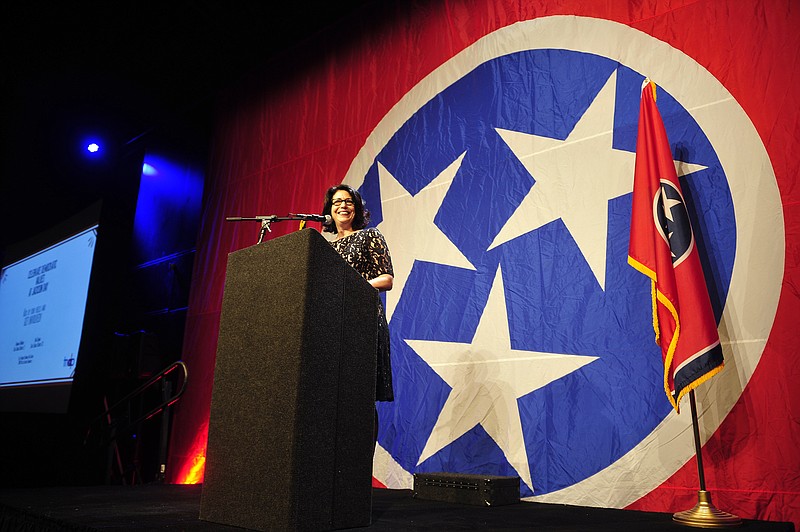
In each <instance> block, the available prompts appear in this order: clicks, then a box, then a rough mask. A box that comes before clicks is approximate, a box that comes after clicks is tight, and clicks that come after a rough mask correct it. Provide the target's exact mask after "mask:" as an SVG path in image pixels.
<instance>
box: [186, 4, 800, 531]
mask: <svg viewBox="0 0 800 532" xmlns="http://www.w3.org/2000/svg"><path fill="white" fill-rule="evenodd" d="M401 4H402V7H398V6H400V5H401ZM556 4H557V5H556ZM610 4H612V3H603V5H601V6H600V5H596V3H594V2H580V1H566V2H563V1H562V2H557V3H556V2H553V3H552V5H551V3H549V2H542V3H539V5H537V6H535V7H533V6H522V5H521V4H520V3H519V2H516V1H503V0H494V1H491V0H482V1H479V0H473V1H466V0H464V1H460V0H452V1H446V2H441V3H432V4H424V3H423V4H420V5H417V4H408V3H399V4H398V6H394V7H393V6H392V5H391V4H388V3H386V4H383V5H382V6H381V7H380V8H375V10H374V11H370V12H369V18H367V15H366V14H365V15H364V17H365V18H363V19H361V20H359V19H358V18H355V19H351V20H350V21H349V22H348V25H347V26H346V27H343V28H340V31H333V32H330V33H328V34H324V35H321V36H320V37H319V39H318V40H317V41H316V42H314V43H310V44H309V46H308V49H307V50H306V51H305V52H306V53H303V54H295V55H294V56H291V57H287V58H286V59H285V60H284V61H283V62H280V63H273V64H270V65H267V66H265V67H264V70H263V72H262V74H261V79H255V80H249V81H248V82H243V83H242V84H241V86H239V87H236V88H234V89H232V90H231V91H230V93H229V94H228V95H227V97H226V98H225V99H223V100H222V101H221V103H220V108H221V114H220V121H219V126H218V130H217V142H216V143H215V150H214V153H213V156H212V160H211V169H210V176H209V183H208V185H207V187H206V190H207V191H208V192H207V197H206V198H205V213H204V218H203V224H202V228H201V231H200V234H199V237H198V257H197V262H196V265H195V274H194V279H193V289H192V296H191V301H190V310H189V315H188V318H187V331H186V341H185V346H184V358H185V360H186V362H187V364H188V366H189V371H190V374H191V375H192V382H193V387H192V389H190V390H187V393H186V395H185V397H184V399H183V400H182V401H181V403H180V404H179V407H178V408H179V409H178V412H177V417H176V420H175V427H174V428H175V430H173V432H172V442H171V448H170V454H171V458H170V468H171V469H170V470H171V472H172V473H171V478H172V480H173V481H175V482H192V481H194V482H197V481H201V480H202V468H203V458H204V449H205V436H206V430H207V421H208V405H209V401H210V387H211V377H212V372H213V362H214V353H215V349H216V330H217V328H218V324H219V310H220V306H221V295H222V289H223V286H224V275H225V262H226V258H227V253H229V252H231V251H234V250H236V249H240V248H242V247H245V246H248V245H252V244H253V243H254V242H255V240H256V238H257V233H258V228H257V227H250V228H248V227H245V226H242V225H236V226H235V227H232V226H231V225H230V224H228V225H225V223H224V222H223V220H224V218H225V216H233V215H242V216H252V215H255V214H273V213H275V214H285V213H287V212H314V210H316V209H318V208H320V206H321V198H322V195H323V193H324V191H325V189H326V188H327V187H328V186H330V185H331V184H334V183H336V182H339V181H346V182H348V183H350V184H352V185H354V186H355V187H357V188H359V190H360V191H361V192H362V194H363V196H364V198H365V200H366V202H367V208H369V209H370V211H371V212H372V224H373V225H376V226H377V227H378V228H379V229H380V230H381V232H382V233H383V234H384V235H385V237H386V239H387V241H388V244H389V246H390V249H391V252H392V257H393V261H394V267H395V274H396V278H395V286H394V289H393V290H392V291H391V292H388V293H387V294H386V310H387V317H388V318H389V320H390V322H389V323H390V330H391V335H392V357H393V360H392V367H393V372H394V381H395V401H394V402H392V403H380V404H379V417H380V432H379V438H378V448H377V450H376V456H375V462H374V464H375V465H374V470H373V473H374V476H375V482H376V484H379V485H383V486H387V487H389V488H410V487H411V483H412V475H413V474H414V473H415V472H429V471H448V472H465V473H482V474H494V475H513V476H519V478H520V479H521V489H522V495H523V496H524V497H526V498H528V499H530V500H536V501H545V502H561V503H569V504H579V505H592V506H605V507H628V508H637V509H646V510H656V511H669V512H674V511H679V510H685V509H688V508H690V507H692V506H693V505H694V503H695V502H696V498H697V489H698V479H697V472H696V467H695V466H694V458H693V457H694V449H693V442H692V434H691V419H690V416H689V415H688V413H686V412H685V413H683V414H678V413H677V412H676V411H675V409H673V408H672V406H671V404H670V402H669V401H668V400H667V399H666V398H665V396H664V370H663V366H662V360H661V353H660V348H659V346H658V345H657V344H655V342H654V341H653V326H652V306H651V303H650V296H651V288H650V281H649V279H648V278H647V277H645V276H642V275H641V274H639V273H638V272H637V271H635V270H634V269H633V268H631V267H629V266H628V265H627V251H628V244H629V240H630V238H629V236H630V227H631V209H632V191H633V176H634V162H635V152H636V141H637V123H638V115H639V113H638V111H639V103H640V95H641V86H642V82H643V80H644V79H645V78H650V79H651V80H653V82H655V83H656V84H657V85H658V87H659V100H658V104H659V109H660V111H661V114H662V116H663V121H664V126H665V128H666V132H667V136H668V138H669V142H670V151H671V158H672V161H673V164H674V166H675V170H676V176H677V179H678V180H679V182H680V187H681V190H682V194H683V196H684V197H685V200H686V201H685V205H686V207H687V210H686V215H687V216H688V218H689V220H690V222H691V225H692V228H693V230H694V246H696V251H697V254H698V257H699V259H700V266H701V267H702V271H703V276H704V278H705V281H706V288H707V290H708V295H709V298H710V303H711V308H712V312H713V321H714V324H715V326H716V327H717V331H718V334H719V338H720V345H721V350H722V353H723V356H724V358H725V369H724V370H723V371H721V372H720V373H719V375H717V376H715V377H714V378H713V379H711V380H710V381H708V382H705V383H703V384H702V385H701V386H699V387H698V388H697V389H696V394H697V401H698V407H699V416H700V423H699V424H700V428H701V439H702V441H703V442H704V444H705V445H704V459H705V461H704V465H705V470H706V481H707V482H706V484H707V487H708V489H709V490H710V491H711V492H712V493H713V494H714V501H715V504H716V505H717V506H718V507H720V508H722V509H724V510H726V511H729V512H733V513H737V514H738V515H740V516H741V517H745V518H762V519H779V520H792V521H794V522H796V523H800V475H798V474H797V473H798V471H800V456H798V455H799V454H800V453H797V441H798V439H799V438H800V432H798V427H800V423H798V421H800V405H799V404H798V402H800V394H798V392H797V391H796V386H795V385H794V384H793V383H794V382H796V381H797V378H798V377H800V375H798V373H799V370H798V369H797V367H796V365H795V364H794V356H793V353H794V349H795V348H796V344H797V341H798V339H800V338H798V334H797V332H796V331H795V330H794V325H793V321H794V320H795V318H796V317H797V316H798V311H800V309H799V308H798V302H799V301H800V300H799V299H798V295H797V291H796V290H794V289H793V287H795V286H796V283H797V277H798V271H797V251H796V250H797V240H796V239H797V234H798V228H800V225H798V216H797V214H798V207H797V200H796V198H797V195H798V192H797V183H796V181H797V177H798V157H797V155H796V154H797V153H800V146H799V145H798V144H800V132H799V131H798V123H800V121H798V111H797V110H798V104H800V98H798V89H797V86H798V81H800V80H798V71H797V66H796V65H798V64H800V61H798V59H800V52H798V51H799V50H800V38H798V36H797V34H796V32H795V31H794V29H793V28H795V27H796V26H797V24H799V23H800V13H798V10H797V9H796V6H795V5H794V4H793V2H792V1H791V0H786V1H759V0H750V1H744V2H737V3H735V4H730V3H728V2H722V1H704V0H701V1H693V2H686V3H685V5H683V4H680V5H679V4H676V3H675V2H666V1H663V2H662V1H653V2H648V3H646V4H647V5H646V6H643V5H642V4H641V3H638V2H637V3H633V2H632V3H630V4H628V3H626V2H619V3H613V7H612V5H610ZM381 13H382V14H383V15H384V16H385V17H384V18H383V19H382V20H383V22H382V23H378V21H377V20H376V17H377V16H378V15H379V14H381ZM709 28H714V31H713V32H711V33H709V31H708V29H709ZM340 42H341V43H344V45H343V46H337V44H338V43H340ZM307 52H317V53H319V54H320V56H319V57H317V58H315V59H314V60H310V61H306V62H303V63H300V64H298V63H296V62H295V61H296V59H295V58H296V57H308V56H309V55H310V54H309V53H307ZM323 54H324V55H323ZM288 71H291V72H292V73H293V75H292V76H286V75H285V74H286V72H288ZM279 79H280V80H281V81H280V82H278V81H276V80H279ZM292 229H294V228H290V227H286V226H284V227H278V226H273V230H274V233H273V234H272V236H273V237H274V236H279V235H281V234H285V232H287V231H289V230H292Z"/></svg>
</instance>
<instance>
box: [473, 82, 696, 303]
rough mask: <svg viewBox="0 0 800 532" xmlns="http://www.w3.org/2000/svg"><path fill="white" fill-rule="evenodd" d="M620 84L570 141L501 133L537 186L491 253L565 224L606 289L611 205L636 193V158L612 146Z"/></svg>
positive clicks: (608, 88)
mask: <svg viewBox="0 0 800 532" xmlns="http://www.w3.org/2000/svg"><path fill="white" fill-rule="evenodd" d="M616 81H617V75H616V72H614V73H613V74H612V75H611V76H610V77H609V78H608V81H606V83H605V85H604V86H603V88H602V89H601V90H600V92H599V93H598V94H597V96H596V97H595V99H594V101H593V102H592V103H591V105H589V108H588V109H587V110H586V112H585V113H584V114H583V116H582V117H581V119H580V120H579V121H578V123H577V124H576V125H575V128H574V129H573V130H572V131H571V132H570V134H569V135H568V136H567V138H566V139H564V140H559V139H552V138H547V137H540V136H538V135H530V134H528V133H520V132H517V131H509V130H504V129H497V132H498V134H499V135H500V136H501V137H502V139H503V140H504V141H505V143H506V144H508V147H509V148H510V149H511V151H512V152H514V155H515V156H516V157H517V158H518V159H519V160H520V162H521V163H522V164H523V165H524V166H525V168H526V169H527V170H528V172H530V174H531V175H532V176H533V178H534V179H535V180H536V182H535V183H534V185H533V187H532V188H531V190H530V192H528V195H527V196H525V198H524V199H523V200H522V202H521V203H520V205H519V206H518V207H517V209H516V211H515V212H514V214H513V215H512V216H511V217H510V218H509V219H508V221H507V222H506V224H505V225H504V226H503V228H502V229H501V230H500V232H499V233H498V234H497V236H496V237H495V238H494V241H493V242H492V244H491V245H490V246H489V249H492V248H495V247H497V246H499V245H500V244H503V243H505V242H508V241H509V240H512V239H514V238H516V237H518V236H520V235H523V234H525V233H528V232H530V231H533V230H534V229H538V228H539V227H542V226H544V225H546V224H548V223H550V222H552V221H555V220H558V219H561V220H562V221H563V222H564V225H565V226H566V227H567V230H569V232H570V234H571V235H572V238H573V239H574V240H575V243H576V244H577V245H578V247H579V248H580V250H581V253H582V254H583V256H584V258H585V259H586V262H587V263H588V264H589V267H590V268H591V269H592V272H593V273H594V276H595V278H596V279H597V282H598V284H599V285H600V288H601V289H603V290H605V279H606V239H607V235H608V202H609V200H612V199H614V198H617V197H619V196H622V195H624V194H629V193H631V192H632V191H633V167H634V162H635V157H636V155H635V153H633V152H628V151H622V150H616V149H614V148H613V147H612V143H613V140H614V130H613V126H614V107H615V105H614V102H615V100H614V95H615V92H616ZM676 166H678V171H679V174H678V175H684V173H691V172H695V171H698V170H702V169H704V168H705V166H699V165H692V164H687V163H683V162H681V163H680V164H678V165H676ZM681 172H683V173H681Z"/></svg>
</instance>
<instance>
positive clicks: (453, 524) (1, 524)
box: [0, 484, 794, 532]
mask: <svg viewBox="0 0 800 532" xmlns="http://www.w3.org/2000/svg"><path fill="white" fill-rule="evenodd" d="M201 492H202V486H201V485H194V486H183V485H161V484H150V485H140V486H93V487H72V488H65V487H49V488H38V489H31V488H26V489H0V532H5V531H15V532H16V531H20V530H24V531H39V530H41V531H51V530H52V531H55V530H59V531H60V530H81V531H95V530H102V531H109V530H113V531H126V530H184V531H216V530H219V531H225V530H242V529H241V528H238V527H232V526H225V525H220V524H216V523H209V522H206V521H201V520H200V519H199V517H198V516H199V513H200V495H201ZM372 520H373V523H372V525H371V526H370V527H368V529H369V530H376V531H377V530H408V531H413V530H524V529H527V530H549V531H582V530H586V531H598V530H603V531H612V530H613V531H615V532H617V531H628V530H631V531H638V530H641V531H647V532H658V531H662V530H672V531H676V530H692V529H691V528H687V527H683V526H680V525H678V524H676V523H674V522H673V521H672V515H671V514H661V513H652V512H635V511H629V510H613V509H600V508H585V507H577V506H566V505H559V504H540V503H530V502H521V503H519V504H512V505H507V506H495V507H480V506H471V505H464V504H454V503H444V502H433V501H425V500H420V499H415V498H414V497H412V493H411V491H409V490H385V489H375V490H373V500H372ZM742 529H743V530H747V531H748V532H753V531H765V532H767V531H769V532H778V531H781V532H784V531H785V532H793V531H794V526H793V525H792V524H791V523H774V522H764V521H748V520H745V522H744V526H743V527H742Z"/></svg>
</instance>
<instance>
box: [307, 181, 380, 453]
mask: <svg viewBox="0 0 800 532" xmlns="http://www.w3.org/2000/svg"><path fill="white" fill-rule="evenodd" d="M322 214H328V215H330V216H331V223H330V224H328V225H323V229H322V230H323V231H325V232H328V233H334V234H335V235H336V237H335V239H334V240H333V241H332V242H331V245H332V246H333V248H334V249H335V250H336V251H337V252H339V255H341V256H342V258H343V259H344V260H345V261H346V262H347V263H348V264H349V265H350V266H352V267H353V268H355V270H356V271H357V272H358V273H360V274H361V276H362V277H364V279H366V280H367V281H368V282H369V284H371V285H372V286H373V287H374V288H375V289H377V290H378V291H381V292H383V291H386V290H391V289H392V282H393V281H394V271H393V270H392V258H391V256H390V255H389V247H388V246H387V245H386V240H385V239H384V238H383V235H382V234H381V232H380V231H378V229H376V228H374V227H370V228H367V229H365V227H366V226H367V224H368V223H369V211H368V210H367V209H365V208H364V202H363V200H362V199H361V194H359V193H358V191H356V190H354V189H353V188H352V187H350V186H348V185H344V184H342V185H336V186H333V187H331V188H329V189H328V192H327V193H326V194H325V206H324V207H323V209H322ZM378 314H379V315H378V352H377V360H376V362H377V364H376V383H375V400H376V401H393V400H394V392H393V390H392V365H391V362H390V359H389V326H388V324H387V323H386V312H385V311H384V309H383V304H382V303H379V308H378ZM377 434H378V420H377V412H376V420H375V435H376V439H377Z"/></svg>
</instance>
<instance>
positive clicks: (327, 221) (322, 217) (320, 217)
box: [289, 214, 333, 225]
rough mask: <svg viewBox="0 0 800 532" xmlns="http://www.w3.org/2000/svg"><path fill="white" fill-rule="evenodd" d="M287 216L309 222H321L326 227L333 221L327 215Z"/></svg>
mask: <svg viewBox="0 0 800 532" xmlns="http://www.w3.org/2000/svg"><path fill="white" fill-rule="evenodd" d="M289 216H293V217H295V218H298V219H300V220H308V221H310V222H322V223H323V224H324V225H328V224H330V223H331V222H332V221H333V218H331V217H330V215H329V214H290V215H289Z"/></svg>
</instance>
